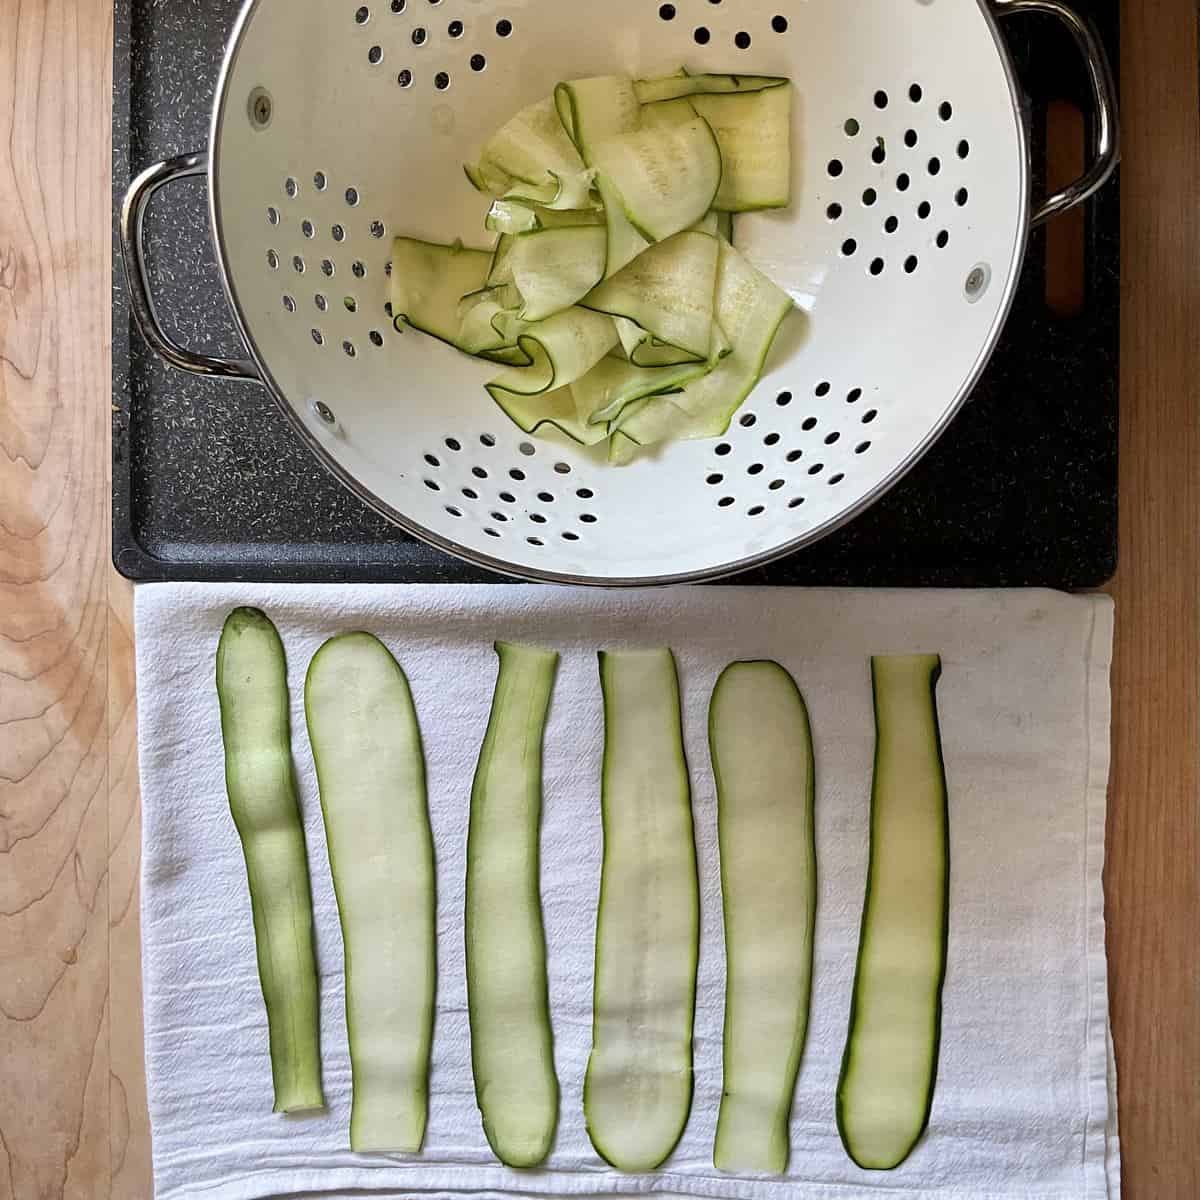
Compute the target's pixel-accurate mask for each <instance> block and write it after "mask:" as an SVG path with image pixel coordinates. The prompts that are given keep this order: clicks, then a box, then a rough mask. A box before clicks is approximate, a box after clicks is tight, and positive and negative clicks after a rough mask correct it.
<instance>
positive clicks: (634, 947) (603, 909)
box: [583, 649, 700, 1171]
mask: <svg viewBox="0 0 1200 1200" xmlns="http://www.w3.org/2000/svg"><path fill="white" fill-rule="evenodd" d="M600 679H601V685H602V688H603V691H604V714H605V740H604V771H603V785H602V806H603V822H604V866H603V873H602V877H601V882H600V906H599V912H598V914H597V918H596V968H595V982H594V988H595V993H594V1005H595V1010H594V1015H593V1024H592V1053H591V1057H590V1059H589V1061H588V1069H587V1076H586V1079H585V1081H584V1088H583V1108H584V1115H585V1118H586V1121H587V1129H588V1135H589V1136H590V1138H591V1140H592V1144H593V1145H594V1146H595V1147H596V1150H597V1151H598V1152H599V1153H600V1155H601V1156H602V1157H603V1158H604V1159H605V1160H606V1161H607V1162H609V1163H611V1164H612V1165H613V1166H614V1167H617V1168H618V1169H619V1170H623V1171H650V1170H653V1169H654V1168H655V1167H657V1166H659V1165H660V1164H661V1163H662V1162H663V1161H664V1160H665V1159H666V1158H667V1157H668V1155H670V1153H671V1151H672V1150H673V1149H674V1148H675V1145H676V1144H677V1143H678V1141H679V1138H680V1137H681V1136H682V1134H683V1130H684V1127H685V1126H686V1124H687V1118H688V1113H689V1111H690V1109H691V1102H692V1022H693V1017H694V1011H695V1000H696V964H697V955H698V952H699V928H700V896H699V884H698V880H697V873H696V845H695V837H694V833H693V827H692V809H691V788H690V784H689V779H688V768H687V762H686V760H685V757H684V749H683V732H682V726H681V717H680V704H679V682H678V677H677V675H676V671H675V659H674V657H673V656H672V654H671V652H670V650H666V649H661V650H640V651H622V652H619V653H610V654H602V655H601V657H600Z"/></svg>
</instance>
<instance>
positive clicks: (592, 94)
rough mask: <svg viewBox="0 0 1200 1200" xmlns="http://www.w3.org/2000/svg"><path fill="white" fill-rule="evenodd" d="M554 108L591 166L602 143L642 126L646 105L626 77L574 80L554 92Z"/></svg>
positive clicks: (597, 77) (566, 130) (586, 162)
mask: <svg viewBox="0 0 1200 1200" xmlns="http://www.w3.org/2000/svg"><path fill="white" fill-rule="evenodd" d="M554 105H555V109H556V111H557V113H558V117H559V121H560V123H561V125H562V128H563V130H564V132H565V133H566V135H567V137H568V138H569V139H570V140H571V142H572V143H573V144H574V145H575V147H576V149H577V150H578V152H579V156H580V157H581V158H582V160H583V162H584V163H585V164H587V165H588V166H592V165H593V163H592V158H591V156H592V153H593V151H594V150H595V147H596V146H597V145H598V144H599V143H600V142H602V141H605V140H606V139H608V138H611V137H614V136H616V135H618V134H622V133H629V132H631V131H632V130H634V129H637V128H638V127H639V126H640V125H641V123H642V102H641V100H639V99H638V94H637V90H636V89H635V88H634V85H633V80H632V79H627V78H626V77H625V76H624V75H598V76H595V77H594V78H591V79H574V80H571V81H570V82H569V83H560V84H559V85H558V86H557V87H556V88H555V89H554Z"/></svg>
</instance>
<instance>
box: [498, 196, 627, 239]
mask: <svg viewBox="0 0 1200 1200" xmlns="http://www.w3.org/2000/svg"><path fill="white" fill-rule="evenodd" d="M483 223H484V225H485V226H486V227H487V228H488V229H489V230H491V232H493V233H503V234H516V233H535V232H536V231H537V230H539V229H563V228H567V227H569V226H572V225H603V224H604V213H603V212H602V211H601V210H600V209H599V208H582V209H569V210H567V211H564V212H559V211H558V210H556V209H553V208H540V207H538V206H537V205H528V204H520V203H518V202H517V201H515V200H493V201H492V207H491V208H490V209H489V210H488V215H487V216H486V217H485V218H484V222H483Z"/></svg>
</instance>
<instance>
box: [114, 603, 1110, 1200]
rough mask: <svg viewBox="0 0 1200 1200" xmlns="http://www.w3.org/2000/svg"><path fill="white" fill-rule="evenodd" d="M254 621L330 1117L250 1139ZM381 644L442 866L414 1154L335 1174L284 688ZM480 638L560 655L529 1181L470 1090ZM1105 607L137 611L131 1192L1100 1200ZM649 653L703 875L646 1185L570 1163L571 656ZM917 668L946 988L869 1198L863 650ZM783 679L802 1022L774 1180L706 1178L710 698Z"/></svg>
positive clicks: (579, 741)
mask: <svg viewBox="0 0 1200 1200" xmlns="http://www.w3.org/2000/svg"><path fill="white" fill-rule="evenodd" d="M241 604H249V605H256V606H258V607H261V608H263V609H265V610H266V611H267V612H268V613H269V614H270V616H271V617H272V619H273V620H274V621H275V623H276V625H277V626H278V628H279V630H280V633H281V634H282V636H283V640H284V643H285V645H286V647H287V653H288V673H289V681H290V684H291V689H292V713H293V727H292V741H293V751H294V756H295V761H296V767H297V772H298V778H299V785H300V795H301V805H302V808H303V812H304V819H305V826H306V832H307V836H308V855H309V866H310V870H311V874H312V888H313V903H314V906H315V915H316V929H317V951H318V960H319V969H320V974H321V1000H322V1004H321V1040H322V1058H323V1065H324V1080H325V1091H326V1097H327V1099H328V1103H329V1107H328V1111H326V1112H323V1113H319V1114H316V1115H308V1116H297V1117H281V1116H275V1115H273V1114H272V1112H271V1103H272V1091H271V1072H270V1063H269V1060H268V1057H267V1032H266V1015H265V1012H264V1009H263V1003H262V996H261V994H260V991H259V984H258V976H257V972H256V967H255V955H254V935H253V928H252V925H251V919H250V905H249V900H248V897H247V892H246V875H245V868H244V866H243V861H242V852H241V847H240V845H239V843H238V839H237V834H236V833H235V831H234V827H233V822H232V820H231V819H230V816H229V809H228V802H227V800H226V796H225V785H224V776H223V756H222V749H221V736H220V728H219V723H218V709H217V697H216V693H215V690H214V684H213V668H214V660H215V654H216V648H217V639H218V637H219V636H220V632H221V625H222V622H223V621H224V619H225V616H226V614H227V613H228V612H229V610H230V609H232V608H234V607H235V606H237V605H241ZM351 629H367V630H370V631H372V632H374V633H376V634H378V635H379V636H380V637H381V638H382V639H383V640H384V641H385V642H386V643H387V645H388V646H389V647H390V648H391V650H392V651H393V653H394V654H395V655H396V656H397V658H398V659H399V660H400V662H401V663H402V665H403V667H404V669H405V671H406V672H407V673H408V676H409V679H410V681H411V683H412V689H413V694H414V696H415V699H416V703H417V708H418V712H419V715H420V721H421V726H422V730H423V733H424V739H425V747H426V754H427V758H428V775H429V804H430V810H431V818H432V822H433V831H434V838H435V844H436V851H437V869H438V967H439V977H438V1013H437V1022H436V1028H435V1032H434V1057H433V1070H432V1077H431V1084H430V1113H429V1129H428V1136H427V1138H426V1142H425V1149H424V1153H423V1154H421V1155H420V1156H419V1157H415V1158H410V1159H407V1160H405V1159H403V1158H400V1157H390V1156H382V1155H355V1154H351V1153H350V1152H349V1150H348V1149H347V1146H348V1144H349V1143H348V1132H347V1130H348V1121H349V1112H350V1069H349V1060H348V1057H347V1050H346V1030H345V1019H344V1013H343V983H342V942H341V936H340V933H339V928H338V921H337V910H336V906H335V903H334V896H333V889H332V886H331V883H330V876H329V865H328V861H327V858H326V852H325V838H324V833H323V831H322V825H321V816H320V806H319V803H318V797H317V789H316V783H315V779H314V775H313V769H312V758H311V754H310V750H309V746H308V740H307V736H306V733H305V723H304V712H303V704H302V684H303V679H304V672H305V670H306V669H307V666H308V662H309V660H310V659H311V657H312V655H313V653H314V652H315V651H316V650H317V648H318V647H319V646H320V644H321V642H322V641H323V640H324V639H325V638H327V637H329V636H331V635H332V634H335V633H338V632H342V631H346V630H351ZM496 638H502V639H506V640H512V641H524V642H534V643H537V644H541V645H545V646H549V647H554V648H557V649H558V650H560V651H561V652H562V665H561V669H560V672H559V676H558V681H557V685H556V687H555V692H554V699H553V705H552V711H551V716H550V722H549V726H548V729H547V735H546V754H545V789H544V791H545V801H544V817H543V828H542V884H541V886H542V901H543V909H544V914H545V925H546V936H547V941H548V949H549V973H550V998H551V1009H552V1017H553V1023H554V1047H555V1059H556V1063H557V1068H558V1076H559V1080H560V1083H561V1087H562V1112H561V1118H560V1122H559V1129H558V1139H557V1142H556V1144H555V1147H554V1150H553V1152H552V1154H551V1156H550V1158H549V1160H548V1161H547V1163H546V1166H545V1168H544V1169H542V1170H538V1171H527V1172H516V1171H512V1170H509V1169H507V1168H505V1167H502V1166H500V1165H498V1164H497V1162H496V1161H495V1159H494V1158H493V1156H492V1155H491V1153H490V1151H489V1149H488V1145H487V1142H486V1141H485V1139H484V1136H483V1130H482V1128H481V1126H480V1121H479V1114H478V1112H477V1110H476V1107H475V1096H474V1089H473V1086H472V1080H471V1064H470V1043H469V1038H468V1027H467V1014H466V993H465V982H464V977H463V935H462V929H463V869H464V858H463V852H464V847H465V842H466V832H467V813H468V801H469V796H470V789H471V780H472V776H473V774H474V768H475V757H476V754H477V753H478V749H479V745H480V742H481V740H482V738H483V732H484V728H485V726H486V723H487V715H488V709H489V705H490V702H491V692H492V684H493V681H494V678H495V670H496V666H495V656H494V653H493V651H492V642H493V640H494V639H496ZM1111 640H1112V610H1111V607H1110V605H1109V602H1108V601H1107V600H1105V599H1101V598H1072V597H1067V596H1060V595H1055V594H1051V593H1046V592H987V593H967V592H856V591H795V590H768V589H757V588H754V589H751V588H705V589H674V590H662V591H645V592H625V593H603V592H598V591H571V590H560V589H551V588H535V587H523V586H490V587H489V586H483V587H436V586H435V587H349V586H345V587H294V586H250V585H246V586H203V585H180V586H176V585H161V586H154V587H144V588H140V589H139V590H138V594H137V655H138V701H139V706H138V707H139V720H140V743H141V770H142V795H143V803H144V809H145V818H144V825H143V842H144V865H143V893H142V938H143V966H144V972H145V1006H146V1065H147V1076H148V1083H149V1096H150V1113H151V1121H152V1127H153V1138H154V1167H155V1177H156V1189H157V1195H158V1196H159V1197H160V1198H165V1200H182V1198H183V1197H189V1198H191V1197H195V1198H200V1197H203V1198H205V1200H254V1198H257V1197H266V1196H277V1195H288V1196H292V1195H297V1194H300V1195H306V1194H318V1195H323V1196H329V1195H336V1196H347V1195H349V1194H351V1193H358V1192H359V1191H368V1192H371V1193H373V1194H374V1195H376V1196H392V1197H401V1196H403V1197H412V1196H451V1195H455V1194H460V1193H464V1192H478V1193H483V1194H487V1195H498V1194H502V1193H507V1194H520V1195H526V1196H532V1195H539V1196H542V1195H560V1196H561V1195H574V1196H584V1195H586V1196H599V1195H611V1194H618V1193H625V1194H642V1193H656V1194H662V1193H666V1194H676V1195H687V1196H695V1197H710V1198H713V1200H722V1198H728V1200H760V1198H761V1200H767V1198H772V1197H777V1198H778V1200H784V1198H785V1197H786V1198H787V1200H851V1198H857V1197H877V1196H880V1195H883V1194H889V1195H898V1196H903V1197H914V1196H919V1197H922V1198H925V1200H951V1198H953V1200H1002V1198H1003V1200H1009V1198H1016V1197H1021V1198H1022V1200H1107V1198H1108V1197H1113V1196H1115V1195H1116V1189H1117V1142H1116V1127H1115V1117H1116V1108H1115V1101H1114V1093H1113V1090H1112V1082H1113V1081H1112V1063H1111V1056H1110V1051H1109V1040H1108V1012H1107V983H1106V963H1105V954H1104V923H1103V897H1102V892H1101V878H1100V873H1101V867H1102V861H1103V855H1104V818H1105V788H1106V782H1107V775H1108V734H1109V692H1108V670H1109V662H1110V649H1111ZM632 644H636V645H656V644H666V645H669V646H671V647H673V648H674V650H675V652H676V654H677V657H678V661H679V671H680V680H681V685H682V692H683V698H684V709H685V712H684V725H685V732H686V739H687V752H688V760H689V762H690V765H691V774H692V782H693V788H694V810H695V827H696V840H697V846H698V851H699V861H700V870H701V876H702V884H703V886H702V910H703V916H702V931H701V941H702V944H701V955H700V975H699V987H698V1005H697V1010H696V1025H695V1082H696V1089H695V1102H694V1105H693V1109H692V1115H691V1120H690V1122H689V1124H688V1127H687V1131H686V1133H685V1135H684V1138H683V1140H682V1142H681V1143H680V1145H679V1147H678V1149H677V1150H676V1151H675V1153H674V1154H673V1155H672V1156H671V1158H670V1159H669V1160H668V1162H667V1163H666V1164H665V1166H664V1167H663V1168H662V1169H661V1170H660V1171H656V1172H653V1173H650V1174H645V1175H622V1174H620V1173H618V1172H616V1171H613V1170H612V1169H610V1168H608V1167H607V1166H605V1164H604V1163H603V1162H602V1161H601V1160H600V1159H599V1158H598V1157H597V1155H596V1153H595V1152H594V1151H593V1149H592V1147H591V1145H590V1144H589V1142H588V1139H587V1134H586V1132H585V1129H584V1122H583V1114H582V1111H581V1094H582V1083H583V1074H584V1068H585V1066H586V1062H587V1055H588V1049H589V1045H590V1038H591V983H592V949H593V936H594V928H595V913H596V899H597V893H598V887H599V880H600V852H601V831H600V796H599V786H600V785H599V780H600V772H599V764H600V755H601V744H602V734H603V720H602V715H601V708H600V689H599V681H598V676H597V668H596V650H597V648H599V647H605V646H620V645H632ZM918 650H921V651H939V652H940V653H941V654H942V656H943V659H944V663H945V669H944V674H943V677H942V681H941V683H940V685H939V689H938V705H939V709H940V713H941V721H942V732H943V739H944V743H945V746H944V748H945V757H946V769H947V774H948V779H949V785H950V837H951V901H950V945H949V967H948V973H947V977H946V986H945V996H944V1000H945V1016H944V1021H943V1028H942V1052H941V1062H940V1067H939V1071H938V1082H937V1091H936V1095H935V1098H934V1104H933V1114H932V1119H931V1121H930V1125H929V1131H928V1134H927V1135H926V1137H925V1138H924V1140H923V1141H922V1142H921V1143H920V1145H919V1146H918V1147H917V1149H916V1150H915V1152H914V1153H913V1155H912V1157H911V1158H910V1159H909V1160H908V1161H907V1162H906V1163H905V1164H904V1165H903V1166H902V1167H900V1168H899V1169H898V1170H895V1171H892V1172H884V1173H880V1172H867V1171H862V1170H860V1169H858V1168H857V1167H855V1166H854V1165H853V1163H851V1162H850V1160H849V1159H848V1158H847V1157H846V1155H845V1153H844V1151H843V1150H842V1146H841V1143H840V1142H839V1140H838V1135H837V1129H836V1125H835V1122H834V1094H835V1089H836V1087H837V1079H838V1068H839V1064H840V1060H841V1053H842V1048H843V1044H844V1041H845V1036H846V1022H847V1014H848V1009H849V1000H850V990H851V984H852V981H853V974H854V959H855V949H856V945H857V941H858V929H859V919H860V914H861V909H862V902H863V888H864V879H865V872H866V861H867V829H868V826H867V815H868V801H869V795H870V782H871V758H872V746H873V739H874V730H873V724H872V716H871V688H870V676H869V670H868V656H869V655H871V654H879V653H897V652H912V651H918ZM739 658H775V659H778V660H779V661H780V662H782V663H783V664H784V665H785V666H786V667H787V668H788V669H789V670H790V671H791V672H792V673H793V674H794V675H795V677H796V679H797V681H798V682H799V684H800V686H801V688H802V689H803V691H804V694H805V697H806V699H807V701H808V707H809V710H810V713H811V717H812V725H813V732H814V737H815V744H816V761H817V851H818V861H819V869H820V896H819V909H818V917H817V928H816V963H815V976H814V986H813V994H812V1017H811V1023H810V1026H809V1033H808V1044H807V1049H806V1051H805V1055H804V1061H803V1065H802V1068H801V1072H800V1080H799V1085H798V1088H797V1093H796V1100H795V1107H794V1110H793V1114H792V1125H791V1143H792V1156H791V1164H790V1166H789V1169H788V1174H787V1177H786V1178H784V1179H760V1178H748V1177H742V1176H728V1175H721V1174H720V1173H718V1172H717V1171H715V1170H714V1169H713V1166H712V1142H713V1131H714V1128H715V1123H716V1113H717V1106H718V1102H719V1098H720V1092H721V1024H722V1003H723V987H724V952H723V942H722V931H721V909H720V890H719V883H718V862H717V839H716V823H715V796H714V790H713V781H712V775H711V770H710V766H709V756H708V748H707V744H706V721H705V718H706V712H707V707H708V700H709V696H710V694H711V691H712V685H713V683H714V681H715V679H716V677H717V674H718V672H719V671H720V670H721V669H722V668H723V667H724V666H725V665H726V664H727V663H729V662H730V661H732V660H734V659H739Z"/></svg>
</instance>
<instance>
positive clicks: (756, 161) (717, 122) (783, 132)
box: [690, 85, 792, 212]
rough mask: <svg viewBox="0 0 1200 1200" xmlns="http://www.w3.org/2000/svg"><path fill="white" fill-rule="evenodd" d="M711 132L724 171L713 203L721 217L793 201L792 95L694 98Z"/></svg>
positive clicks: (773, 91)
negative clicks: (721, 212)
mask: <svg viewBox="0 0 1200 1200" xmlns="http://www.w3.org/2000/svg"><path fill="white" fill-rule="evenodd" d="M690 103H691V105H692V107H693V108H694V109H695V110H696V112H697V113H699V115H700V116H701V117H703V118H704V119H705V120H706V121H707V122H708V124H709V125H710V126H711V128H712V131H713V133H714V134H715V135H716V139H717V144H718V145H719V146H720V147H721V161H722V163H723V165H724V171H723V173H722V176H721V186H720V188H719V189H718V191H717V195H716V199H715V200H714V201H713V206H714V207H715V208H718V209H721V210H723V211H725V212H753V211H755V210H758V209H766V208H787V206H788V205H789V204H790V203H791V201H792V153H791V150H792V89H791V86H790V85H788V86H786V87H773V88H770V89H768V90H766V91H761V92H750V93H744V94H741V95H728V96H693V97H692V99H691V101H690Z"/></svg>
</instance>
